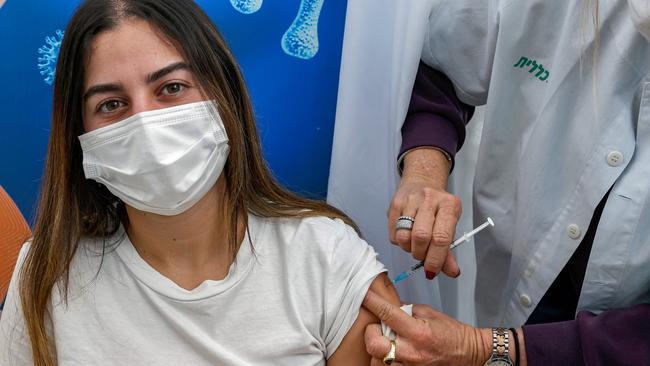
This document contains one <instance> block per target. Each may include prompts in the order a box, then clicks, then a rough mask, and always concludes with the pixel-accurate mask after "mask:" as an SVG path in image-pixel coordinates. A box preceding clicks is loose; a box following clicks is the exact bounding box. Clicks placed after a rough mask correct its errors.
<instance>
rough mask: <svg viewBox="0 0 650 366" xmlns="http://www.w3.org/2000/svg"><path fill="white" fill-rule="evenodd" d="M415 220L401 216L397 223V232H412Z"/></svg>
mask: <svg viewBox="0 0 650 366" xmlns="http://www.w3.org/2000/svg"><path fill="white" fill-rule="evenodd" d="M414 223H415V219H414V218H412V217H410V216H400V217H399V218H398V219H397V221H396V222H395V230H411V229H413V224H414Z"/></svg>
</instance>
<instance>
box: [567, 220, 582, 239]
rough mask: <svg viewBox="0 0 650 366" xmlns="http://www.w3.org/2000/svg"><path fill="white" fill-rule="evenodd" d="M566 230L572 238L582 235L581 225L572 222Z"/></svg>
mask: <svg viewBox="0 0 650 366" xmlns="http://www.w3.org/2000/svg"><path fill="white" fill-rule="evenodd" d="M566 232H567V234H568V235H569V238H571V239H578V238H579V237H580V227H579V226H578V225H576V224H570V225H569V226H567V227H566Z"/></svg>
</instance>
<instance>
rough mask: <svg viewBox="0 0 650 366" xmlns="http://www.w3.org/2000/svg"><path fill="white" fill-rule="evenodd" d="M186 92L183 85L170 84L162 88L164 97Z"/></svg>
mask: <svg viewBox="0 0 650 366" xmlns="http://www.w3.org/2000/svg"><path fill="white" fill-rule="evenodd" d="M183 90H185V85H183V84H181V83H170V84H167V85H165V86H164V87H163V88H162V94H163V95H176V94H179V93H181V92H182V91H183Z"/></svg>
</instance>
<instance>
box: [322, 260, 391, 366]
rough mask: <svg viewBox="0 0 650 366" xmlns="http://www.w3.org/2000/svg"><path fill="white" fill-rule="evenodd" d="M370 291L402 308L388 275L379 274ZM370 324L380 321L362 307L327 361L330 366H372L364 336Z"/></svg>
mask: <svg viewBox="0 0 650 366" xmlns="http://www.w3.org/2000/svg"><path fill="white" fill-rule="evenodd" d="M369 291H373V292H374V293H376V294H377V295H379V296H381V297H383V298H384V299H386V300H388V301H390V302H391V303H392V304H395V305H397V306H400V305H401V303H400V299H399V295H398V294H397V291H396V290H395V287H394V286H393V283H392V282H391V281H390V279H389V278H388V276H387V275H386V273H381V274H379V275H378V276H377V277H376V278H375V279H374V281H373V282H372V284H371V285H370V288H369ZM370 324H379V319H378V318H377V317H376V316H374V315H373V314H372V313H371V312H370V311H368V310H366V309H365V308H364V307H361V309H360V310H359V316H358V317H357V320H356V321H355V322H354V324H353V325H352V328H350V331H348V333H347V334H346V336H345V338H343V341H342V342H341V345H340V346H339V348H338V349H337V350H336V352H334V354H333V355H332V357H330V358H329V360H327V365H328V366H339V365H370V355H368V353H367V352H366V346H365V342H364V339H363V338H364V334H365V331H366V327H367V326H368V325H370Z"/></svg>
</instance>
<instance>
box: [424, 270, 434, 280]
mask: <svg viewBox="0 0 650 366" xmlns="http://www.w3.org/2000/svg"><path fill="white" fill-rule="evenodd" d="M424 273H425V274H426V276H427V280H432V279H433V278H434V277H436V273H435V272H429V271H424Z"/></svg>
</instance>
